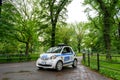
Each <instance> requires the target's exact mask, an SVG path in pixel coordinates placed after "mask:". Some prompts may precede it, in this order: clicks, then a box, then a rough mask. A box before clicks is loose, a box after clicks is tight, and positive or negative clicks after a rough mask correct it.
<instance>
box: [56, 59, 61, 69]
mask: <svg viewBox="0 0 120 80" xmlns="http://www.w3.org/2000/svg"><path fill="white" fill-rule="evenodd" d="M62 67H63V63H62V61H58V62H57V64H56V70H57V71H61V70H62Z"/></svg>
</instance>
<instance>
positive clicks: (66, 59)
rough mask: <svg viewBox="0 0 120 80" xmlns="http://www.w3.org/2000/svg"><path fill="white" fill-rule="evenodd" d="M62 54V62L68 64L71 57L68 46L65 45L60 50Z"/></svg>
mask: <svg viewBox="0 0 120 80" xmlns="http://www.w3.org/2000/svg"><path fill="white" fill-rule="evenodd" d="M62 56H63V60H64V62H63V63H64V64H69V63H71V62H72V58H73V53H72V50H71V48H69V47H65V48H64V49H63V51H62Z"/></svg>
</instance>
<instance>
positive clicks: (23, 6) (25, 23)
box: [10, 0, 41, 55]
mask: <svg viewBox="0 0 120 80" xmlns="http://www.w3.org/2000/svg"><path fill="white" fill-rule="evenodd" d="M10 2H11V4H13V5H14V7H15V8H16V10H17V11H14V12H15V13H17V15H14V16H13V17H14V20H15V23H14V25H15V29H14V38H15V39H16V40H17V41H19V42H21V43H24V44H25V54H26V55H28V54H29V51H30V48H32V47H33V45H34V44H36V43H37V42H38V32H37V29H39V28H38V26H40V25H39V24H38V23H39V22H40V17H41V15H39V14H38V13H39V10H41V8H40V6H38V5H39V2H38V3H37V0H36V1H33V0H19V1H18V0H10ZM30 8H31V9H30Z"/></svg>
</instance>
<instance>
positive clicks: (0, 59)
mask: <svg viewBox="0 0 120 80" xmlns="http://www.w3.org/2000/svg"><path fill="white" fill-rule="evenodd" d="M38 57H39V56H38V55H35V54H34V56H31V55H27V56H26V55H24V54H14V55H8V54H0V63H9V62H23V61H31V60H36V59H37V58H38Z"/></svg>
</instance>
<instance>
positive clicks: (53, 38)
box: [51, 23, 56, 47]
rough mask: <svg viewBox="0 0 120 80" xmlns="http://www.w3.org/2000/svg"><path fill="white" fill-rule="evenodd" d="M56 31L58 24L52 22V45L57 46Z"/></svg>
mask: <svg viewBox="0 0 120 80" xmlns="http://www.w3.org/2000/svg"><path fill="white" fill-rule="evenodd" d="M55 32H56V24H54V23H52V34H51V47H54V46H55Z"/></svg>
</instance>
